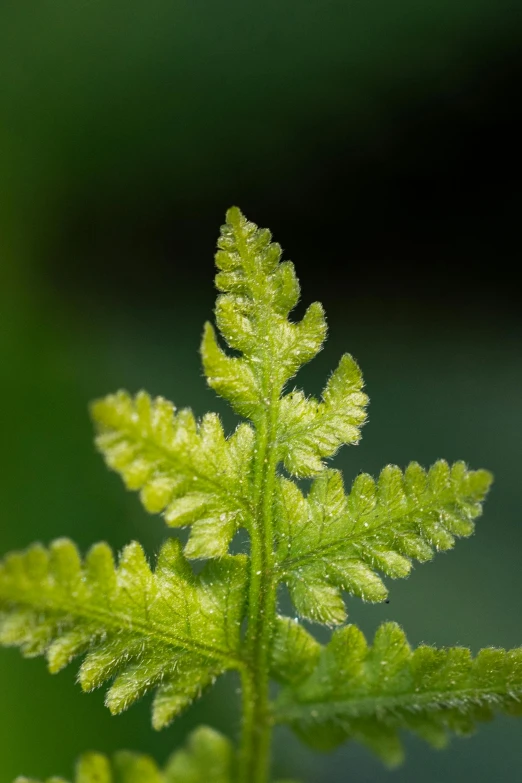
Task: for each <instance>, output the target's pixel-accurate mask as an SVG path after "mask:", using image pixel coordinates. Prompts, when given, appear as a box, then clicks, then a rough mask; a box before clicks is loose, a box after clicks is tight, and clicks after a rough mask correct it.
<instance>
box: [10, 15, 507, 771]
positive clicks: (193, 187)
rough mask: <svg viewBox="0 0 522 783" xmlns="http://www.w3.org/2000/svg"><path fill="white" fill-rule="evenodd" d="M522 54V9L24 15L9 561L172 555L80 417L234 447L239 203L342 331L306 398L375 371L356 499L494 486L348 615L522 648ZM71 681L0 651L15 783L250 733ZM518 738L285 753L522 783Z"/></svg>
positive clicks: (16, 155) (218, 700) (15, 150)
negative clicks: (69, 552)
mask: <svg viewBox="0 0 522 783" xmlns="http://www.w3.org/2000/svg"><path fill="white" fill-rule="evenodd" d="M521 43H522V9H521V6H520V2H519V0H473V2H471V0H466V1H464V0H439V1H438V2H437V3H428V2H424V3H419V2H418V1H415V2H414V0H397V1H396V2H395V3H391V2H389V0H370V1H368V0H367V1H366V2H361V0H351V2H344V1H341V0H329V1H328V0H322V2H318V1H315V0H264V2H263V3H257V2H240V0H223V1H222V2H217V0H215V1H214V2H211V1H210V0H206V2H202V0H191V1H190V2H188V0H187V1H185V2H181V1H180V0H170V2H167V0H147V2H144V0H140V1H139V2H136V0H130V1H129V0H126V2H121V0H68V2H65V0H40V2H39V3H35V4H33V5H31V6H30V7H29V6H28V5H27V4H25V3H21V2H19V0H17V2H14V1H13V2H11V1H10V0H2V4H1V6H0V152H1V155H0V307H1V311H0V312H1V326H0V411H1V414H0V415H1V417H2V433H3V444H4V447H3V449H2V457H1V458H0V459H1V462H0V475H1V477H2V485H1V486H2V503H1V511H0V515H1V516H0V550H1V551H2V552H3V551H7V550H9V549H12V548H18V547H25V546H26V545H28V544H29V543H30V542H32V541H33V540H35V539H40V540H43V541H45V542H47V541H49V540H50V539H52V538H54V537H57V536H63V535H68V536H71V537H73V538H74V539H75V540H77V541H78V542H79V544H80V546H81V547H82V549H85V548H87V547H88V546H89V545H90V544H91V543H92V542H94V541H96V540H99V539H101V538H104V539H107V540H108V541H109V542H110V543H111V544H112V545H113V546H115V547H117V548H119V547H121V546H122V545H123V544H124V543H126V542H127V541H129V540H130V539H132V538H135V537H137V538H139V539H140V540H141V541H142V542H143V543H144V544H145V546H146V547H147V550H148V551H149V552H150V553H151V555H152V554H153V553H154V552H156V551H157V549H158V546H159V542H160V541H161V539H162V536H163V535H164V529H163V525H162V522H161V520H160V519H156V518H153V517H147V516H146V515H145V513H144V512H142V511H141V510H140V507H139V504H138V502H137V499H136V497H135V496H133V495H130V494H127V493H125V491H124V490H123V488H122V486H121V484H120V481H119V479H118V478H117V477H116V476H115V475H113V474H109V473H107V472H106V470H105V468H104V466H103V464H102V461H101V459H100V458H99V457H98V456H97V455H96V454H95V452H94V449H93V446H92V438H91V428H90V424H89V421H88V417H87V413H86V408H87V404H88V401H89V400H90V399H92V398H93V397H95V396H97V395H101V394H104V393H107V392H109V391H112V390H114V389H116V388H118V387H126V388H128V389H130V390H131V391H136V390H138V389H139V388H142V387H145V388H147V389H148V390H149V391H150V392H151V393H153V394H157V393H162V394H164V395H165V396H168V397H170V398H171V399H173V400H175V402H176V404H177V405H180V406H182V405H186V404H190V405H192V406H193V408H194V409H195V410H196V412H197V413H198V414H202V413H203V412H205V411H206V410H207V409H217V410H219V411H220V412H223V413H224V415H225V420H226V422H227V424H232V423H233V419H232V417H231V415H230V414H228V413H227V412H226V411H225V410H224V407H223V406H222V405H221V404H220V402H219V401H216V400H214V399H213V395H212V394H211V393H210V392H209V391H208V390H206V388H205V384H204V381H203V378H202V376H201V369H200V365H199V358H198V354H197V348H198V343H199V337H200V334H201V327H202V323H203V321H204V320H205V319H206V318H208V317H209V315H210V313H211V310H212V306H213V299H214V291H213V286H212V275H213V266H212V255H213V248H214V243H215V238H216V236H217V231H218V226H219V223H220V221H221V220H222V217H223V214H224V211H225V209H226V208H227V207H228V206H229V205H230V204H232V203H238V204H239V205H240V206H241V207H242V208H243V209H244V210H245V211H246V212H247V214H248V215H249V216H250V217H251V218H252V219H254V220H255V221H256V222H258V223H260V224H261V225H268V226H270V227H271V228H272V229H273V231H274V233H275V235H276V238H277V239H278V240H279V241H280V242H281V243H282V244H283V246H284V247H285V249H287V251H288V253H289V254H290V257H292V258H293V259H294V260H295V262H296V264H297V268H298V273H299V274H300V277H301V282H302V287H303V296H304V301H305V302H309V301H311V300H312V299H320V300H322V301H323V303H324V304H325V307H326V310H327V313H328V315H329V322H330V341H329V343H328V347H327V348H326V350H325V351H324V352H323V353H322V354H321V356H320V357H319V358H318V359H317V360H316V361H315V362H314V363H313V364H312V365H310V366H309V367H307V368H306V369H305V370H304V371H303V372H302V374H301V376H300V378H299V382H300V383H302V384H304V385H305V387H306V388H307V390H309V391H313V392H317V391H319V389H320V388H321V385H322V383H323V380H324V378H325V375H326V374H327V373H328V372H329V371H330V369H331V368H332V367H333V366H334V365H335V363H336V361H337V359H338V356H339V354H340V353H341V352H342V351H343V350H346V349H348V350H350V351H351V352H352V353H353V354H354V355H355V356H356V357H357V359H358V360H359V362H360V364H361V365H362V368H363V371H364V372H365V377H366V382H367V389H368V392H369V394H370V397H371V401H372V402H371V408H370V423H369V425H368V426H367V427H366V428H365V430H364V437H363V441H362V443H361V445H360V446H359V447H358V448H357V449H353V448H352V449H349V450H345V451H344V452H343V453H342V456H340V457H339V459H338V463H337V464H338V465H339V466H341V467H342V468H343V469H344V470H345V471H346V476H347V480H348V481H350V480H351V479H352V478H353V477H354V476H355V475H356V474H357V472H359V471H360V470H368V471H370V472H373V473H376V472H377V471H378V470H379V469H380V468H381V467H382V466H383V465H384V464H386V463H388V462H395V463H397V464H399V465H401V466H404V465H405V464H406V463H407V462H408V461H409V460H410V459H418V460H419V461H421V462H422V463H424V464H426V465H427V464H429V463H431V462H433V461H434V460H435V459H437V458H439V457H445V458H447V459H448V460H454V459H459V458H462V459H465V460H466V461H467V462H468V463H469V464H470V465H471V466H472V467H482V466H483V467H488V468H490V469H491V470H493V472H494V473H495V476H496V483H495V486H494V490H493V492H492V495H491V497H490V499H489V501H488V504H487V511H486V515H485V517H484V519H483V520H481V521H480V522H479V525H478V534H477V535H476V537H474V538H473V539H471V540H470V541H468V542H461V543H459V544H458V546H457V548H456V551H454V552H452V553H450V554H448V555H444V556H439V557H438V558H437V559H436V560H435V561H434V562H433V563H432V564H429V565H426V566H424V567H423V568H418V569H416V570H415V572H414V574H413V576H412V577H411V578H410V579H409V580H408V581H406V582H404V583H397V584H394V585H393V590H392V593H391V603H390V604H389V605H384V606H379V607H375V606H369V605H362V604H361V603H360V602H357V601H355V600H354V601H351V602H350V614H351V619H352V620H353V621H355V622H358V623H360V624H361V625H362V627H363V628H364V630H365V631H366V632H367V633H369V634H371V633H372V632H373V630H374V629H375V627H376V625H377V624H378V623H379V622H380V621H381V620H383V619H396V620H398V621H399V622H401V623H402V624H403V625H404V626H405V628H406V630H407V632H408V635H409V637H410V639H411V641H412V643H414V644H417V643H419V642H421V641H425V642H428V643H436V644H453V643H461V644H465V645H469V646H470V647H471V648H472V649H473V650H474V651H476V650H477V649H478V648H479V647H480V646H484V645H488V644H496V645H499V646H500V645H504V646H515V645H518V644H520V643H521V642H522V622H521V620H522V611H521V608H520V604H521V602H520V596H521V588H522V576H521V571H520V566H519V563H520V552H521V547H522V532H521V527H520V523H519V520H520V508H521V505H522V503H521V493H520V478H519V470H520V432H521V428H522V398H521V394H520V387H521V383H522V363H521V350H520V345H521V343H520V340H521V336H522V320H521V317H520V302H519V294H518V289H517V285H516V282H515V278H514V276H513V273H512V272H511V268H512V265H513V264H514V262H516V260H517V259H519V258H520V238H519V214H520V208H521V207H522V196H521V191H520V184H519V178H518V177H517V174H516V165H517V162H518V149H519V139H520V132H521V130H522V128H521V123H520V119H519V118H517V115H516V111H515V109H516V105H517V103H519V89H520V77H521V75H522V55H521V51H522V47H521ZM74 680H75V674H74V667H71V671H68V672H66V673H64V674H61V675H59V676H57V677H54V678H51V677H49V676H48V675H47V673H46V671H45V665H44V662H43V661H42V660H35V661H29V662H27V661H22V660H21V658H20V656H19V654H18V652H16V651H12V650H7V651H5V650H4V651H1V652H0V699H1V710H0V781H2V783H3V782H4V781H5V782H6V783H9V782H10V781H11V780H12V778H13V777H14V776H15V775H16V774H18V773H20V772H24V773H25V774H28V775H29V774H30V775H34V776H38V777H45V776H46V775H50V774H52V773H54V774H63V775H65V776H68V775H69V774H70V771H71V769H72V765H73V761H74V758H75V757H76V756H77V754H78V753H80V752H82V751H84V750H86V749H89V748H94V749H99V750H101V751H107V752H110V751H113V750H115V749H117V748H122V747H131V748H135V749H137V750H140V751H144V752H150V753H152V754H154V755H155V756H156V758H157V759H158V760H159V761H163V760H164V759H165V758H166V757H167V755H168V754H169V753H170V751H171V750H172V749H173V748H174V747H175V746H176V744H177V743H179V742H181V741H182V739H183V737H184V736H185V735H186V733H187V731H188V730H189V729H190V728H191V727H192V726H194V725H196V724H197V723H199V722H201V721H205V722H210V723H211V724H212V725H215V726H216V727H218V728H220V729H221V730H223V731H225V732H228V733H230V734H231V735H233V734H234V732H235V731H236V729H237V723H238V713H237V704H236V701H237V700H236V699H235V698H233V695H234V694H235V689H236V687H237V683H236V682H235V680H233V679H232V678H231V679H230V680H229V681H223V682H221V683H220V684H219V685H218V686H217V687H216V688H215V690H214V691H212V692H211V693H209V694H207V695H206V696H205V697H204V698H203V699H202V700H201V701H200V702H199V703H198V704H197V705H195V706H194V707H193V708H192V709H191V710H189V711H188V712H187V714H186V715H185V716H184V717H183V719H181V720H180V721H179V722H178V723H177V724H176V725H175V726H174V727H173V728H172V729H169V730H167V731H165V732H163V733H161V734H155V733H154V732H153V731H152V730H151V729H150V727H149V715H148V711H149V708H148V704H147V703H142V704H140V705H139V706H137V707H134V708H133V709H132V710H131V711H130V712H129V713H126V714H125V715H124V716H122V717H119V718H110V716H109V714H108V712H107V711H106V710H105V709H104V708H103V706H102V702H103V696H102V694H100V693H98V694H95V695H90V696H83V695H81V694H80V691H79V687H78V686H77V685H76V684H75V682H74ZM231 694H232V696H231ZM145 702H146V700H145ZM521 732H522V725H521V724H520V723H517V722H515V721H513V722H510V721H508V720H507V719H499V720H497V721H496V722H495V723H493V724H491V725H488V726H485V727H483V728H482V730H481V732H480V734H479V735H476V736H475V737H474V738H472V739H469V740H461V741H455V742H453V743H452V745H451V747H450V749H449V750H448V751H447V752H445V753H437V752H434V751H432V750H430V749H428V748H426V747H425V746H424V745H422V744H421V742H420V741H416V740H409V739H408V740H407V749H408V759H407V762H406V765H405V766H404V767H403V768H401V769H400V770H398V771H395V772H392V773H389V772H386V771H385V770H383V768H382V767H381V766H380V764H379V763H378V762H377V761H376V760H374V759H373V758H372V757H371V756H370V755H369V754H368V753H367V752H366V751H365V750H363V749H360V748H358V747H356V746H346V747H343V748H342V749H340V750H339V751H337V752H335V753H334V754H332V755H331V756H321V755H318V754H314V753H311V752H310V751H308V750H306V749H304V748H303V747H302V746H301V745H300V744H299V743H298V741H297V740H295V739H293V738H292V737H291V736H290V734H289V733H287V732H285V731H284V730H281V732H280V733H278V738H277V746H276V750H275V757H276V759H275V766H276V768H277V772H278V774H280V775H283V774H285V775H289V774H290V773H292V774H295V775H299V774H301V776H302V778H303V780H306V781H307V783H328V781H332V782H333V781H335V782H336V783H337V782H339V781H344V780H350V781H357V783H370V781H371V782H372V783H374V782H375V783H381V781H383V782H384V781H387V780H389V781H396V782H397V781H404V783H413V781H418V780H419V779H422V780H423V781H425V783H441V781H444V783H457V781H458V782H459V783H460V781H462V780H463V779H473V780H475V781H477V783H478V781H491V780H495V781H513V780H519V779H520V778H521V776H522V772H521V769H522V743H521V741H520V739H521V736H522V735H521Z"/></svg>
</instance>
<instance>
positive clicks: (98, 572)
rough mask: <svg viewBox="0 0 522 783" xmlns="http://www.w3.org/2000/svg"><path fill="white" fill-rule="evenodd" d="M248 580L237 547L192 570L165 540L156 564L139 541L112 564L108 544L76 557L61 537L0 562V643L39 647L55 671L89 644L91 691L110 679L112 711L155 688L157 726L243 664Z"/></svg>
mask: <svg viewBox="0 0 522 783" xmlns="http://www.w3.org/2000/svg"><path fill="white" fill-rule="evenodd" d="M245 588H246V562H245V558H243V557H242V556H238V557H232V556H225V557H223V558H221V559H220V560H218V561H210V562H209V563H207V564H206V566H205V568H204V569H203V570H202V571H201V573H200V574H198V575H197V576H195V575H194V573H193V572H192V569H191V568H190V566H189V564H188V562H187V561H186V560H185V559H184V557H183V554H182V552H181V546H180V544H179V542H177V541H175V540H173V539H171V540H169V541H167V542H166V543H165V544H164V546H163V548H162V550H161V553H160V555H159V558H158V562H157V566H156V570H155V571H154V572H152V571H151V570H150V568H149V565H148V563H147V561H146V559H145V555H144V552H143V550H142V548H141V547H140V546H139V544H136V543H132V544H129V545H128V546H127V547H126V548H125V549H124V550H123V553H122V555H121V557H120V560H119V564H118V567H117V568H115V566H114V562H113V556H112V552H111V550H110V549H109V547H108V546H107V545H106V544H97V545H96V546H94V547H93V548H92V549H91V551H90V552H89V554H88V555H87V557H86V559H85V563H84V564H82V562H81V560H80V557H79V555H78V552H77V550H76V548H75V546H74V544H73V543H71V542H70V541H67V540H65V539H61V540H58V541H55V542H54V543H53V544H52V545H51V547H50V549H49V550H46V549H44V547H42V546H40V545H35V546H33V547H31V548H30V549H29V550H27V552H25V553H14V554H11V555H8V556H7V557H6V558H5V560H4V561H3V562H2V563H1V564H0V643H1V644H3V645H11V646H18V647H20V648H21V651H22V654H23V655H25V656H27V657H32V656H36V655H45V656H46V657H47V660H48V664H49V669H50V671H51V672H53V673H54V672H58V671H59V670H60V669H62V668H63V667H64V666H66V665H67V664H68V663H69V662H70V661H71V660H72V659H73V658H75V657H76V656H78V655H82V654H84V653H85V654H86V657H85V660H84V662H83V664H82V666H81V668H80V673H79V681H80V684H81V686H82V688H83V690H85V691H89V690H92V689H93V688H96V687H98V686H100V685H102V684H103V683H104V682H105V681H106V680H108V679H110V678H115V679H114V682H113V684H112V686H111V687H110V689H109V691H108V693H107V698H106V704H107V706H108V707H109V709H110V710H111V712H112V713H113V714H117V713H119V712H121V711H122V710H125V709H126V708H127V707H129V706H130V705H131V704H132V703H133V702H134V701H136V700H137V699H139V698H140V697H141V696H142V695H144V694H145V693H146V692H148V691H150V690H151V689H153V688H156V689H157V691H156V697H155V701H154V705H153V725H154V726H155V728H158V729H159V728H162V727H163V726H165V725H167V724H168V723H169V722H170V721H171V720H172V719H173V718H174V717H175V716H176V715H177V714H178V713H179V712H180V711H181V710H182V709H183V708H184V707H186V706H187V705H188V704H190V703H191V702H192V701H193V700H194V698H196V696H198V695H199V694H200V693H201V691H202V690H203V689H204V688H205V687H206V686H207V685H208V684H209V683H211V682H212V681H213V680H214V679H215V678H216V677H217V676H218V675H219V674H221V673H222V672H223V671H225V670H226V669H230V668H238V667H240V666H241V662H240V659H239V648H240V624H241V620H242V617H243V604H244V594H245Z"/></svg>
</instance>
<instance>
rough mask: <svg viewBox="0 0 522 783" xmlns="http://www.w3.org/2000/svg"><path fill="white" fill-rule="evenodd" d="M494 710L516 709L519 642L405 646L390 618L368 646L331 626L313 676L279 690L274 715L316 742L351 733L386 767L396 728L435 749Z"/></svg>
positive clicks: (396, 746)
mask: <svg viewBox="0 0 522 783" xmlns="http://www.w3.org/2000/svg"><path fill="white" fill-rule="evenodd" d="M495 713H508V714H517V715H520V714H522V648H518V649H515V650H510V651H505V650H500V649H493V648H486V649H484V650H481V651H480V652H479V653H478V655H477V656H476V657H475V658H474V659H473V658H472V657H471V654H470V652H469V650H468V649H466V648H464V647H452V648H446V649H440V650H437V649H435V648H433V647H428V646H426V645H422V646H421V647H418V648H417V649H416V650H415V651H412V650H411V648H410V647H409V645H408V643H407V641H406V637H405V636H404V633H403V631H402V630H401V629H400V628H399V626H398V625H397V624H396V623H385V624H384V625H381V626H380V628H379V629H378V630H377V633H376V634H375V639H374V642H373V645H372V646H371V647H369V646H368V645H367V643H366V640H365V638H364V636H363V634H362V633H361V631H360V630H359V629H358V628H356V627H355V626H353V625H351V626H346V627H344V628H342V629H339V630H337V631H335V632H334V634H333V636H332V639H331V641H330V643H329V644H328V645H327V646H326V647H324V648H323V650H322V652H321V655H320V658H319V662H318V664H317V666H316V668H315V670H314V671H313V673H312V674H310V675H308V674H307V673H305V675H304V677H303V678H302V680H301V681H300V682H299V683H298V684H294V685H292V686H289V687H287V688H286V689H284V691H283V692H282V693H281V695H280V698H279V702H278V705H277V707H276V719H277V720H278V721H281V722H287V723H291V724H292V725H293V726H294V727H295V729H296V730H297V732H298V733H299V734H300V735H301V736H302V737H303V738H304V739H305V740H306V741H307V742H309V743H311V744H313V745H315V746H317V747H323V748H326V747H334V746H335V745H337V744H339V743H340V742H342V741H344V740H348V739H355V740H357V741H359V742H362V743H364V744H365V745H367V746H368V747H370V748H371V749H372V750H373V751H375V752H376V753H378V754H379V755H380V757H381V758H382V759H383V760H384V761H385V762H386V763H387V764H389V765H391V766H394V765H396V764H398V763H400V762H401V761H402V757H403V751H402V746H401V743H400V739H399V735H398V731H399V730H400V729H408V730H410V731H412V732H414V733H415V734H417V735H419V736H420V737H421V738H423V739H425V740H426V741H427V742H429V743H430V744H431V745H433V746H434V747H437V748H439V747H443V746H444V745H445V744H446V742H447V739H448V733H449V732H454V733H456V734H460V735H465V734H469V733H470V732H472V731H473V730H474V728H475V724H476V723H477V722H479V721H485V720H490V719H491V718H492V717H493V716H494V714H495Z"/></svg>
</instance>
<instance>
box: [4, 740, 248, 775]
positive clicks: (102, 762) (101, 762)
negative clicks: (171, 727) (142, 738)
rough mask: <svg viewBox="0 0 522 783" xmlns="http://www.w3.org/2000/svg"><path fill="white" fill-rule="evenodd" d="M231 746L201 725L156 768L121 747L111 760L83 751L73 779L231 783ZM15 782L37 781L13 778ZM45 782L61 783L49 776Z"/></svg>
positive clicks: (151, 761)
mask: <svg viewBox="0 0 522 783" xmlns="http://www.w3.org/2000/svg"><path fill="white" fill-rule="evenodd" d="M232 768H233V750H232V745H231V743H230V742H229V740H228V739H226V737H223V736H222V735H221V734H218V732H217V731H214V730H213V729H210V728H208V727H207V726H201V727H200V728H198V729H196V730H195V731H193V732H192V734H191V735H190V737H189V739H188V743H187V747H186V749H182V750H178V751H177V752H176V753H174V755H173V756H172V757H171V758H170V760H169V761H168V762H167V764H166V766H165V769H164V770H163V771H160V769H159V768H158V766H157V764H156V763H155V761H153V759H151V758H150V756H141V755H138V754H136V753H129V752H127V751H123V752H120V753H116V754H115V756H114V758H113V759H112V760H109V759H108V758H107V757H106V756H102V755H100V754H98V753H87V754H86V755H85V756H82V758H81V759H80V761H79V762H78V765H77V768H76V775H75V778H74V780H75V783H232V774H233V773H232ZM15 783H37V781H33V780H30V779H29V778H24V777H22V778H17V780H16V781H15ZM47 783H65V781H62V779H61V778H50V779H49V780H48V781H47Z"/></svg>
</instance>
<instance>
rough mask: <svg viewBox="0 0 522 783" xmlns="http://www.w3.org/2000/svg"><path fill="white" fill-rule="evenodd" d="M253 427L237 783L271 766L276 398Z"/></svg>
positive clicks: (259, 779)
mask: <svg viewBox="0 0 522 783" xmlns="http://www.w3.org/2000/svg"><path fill="white" fill-rule="evenodd" d="M271 402H273V406H270V407H269V409H268V411H267V415H266V417H265V420H264V421H263V422H262V423H261V424H260V426H259V429H258V442H257V449H258V450H257V460H256V473H255V502H256V510H257V513H256V519H255V523H254V526H253V529H252V531H251V561H250V567H251V572H250V592H249V606H248V628H247V637H246V645H247V654H248V661H249V669H248V671H247V672H245V673H244V674H243V677H242V688H243V711H244V714H243V735H242V747H241V767H240V782H241V783H266V781H267V780H268V775H269V767H270V746H271V738H272V717H271V708H270V700H269V684H270V681H269V669H270V647H271V641H272V632H273V627H274V620H275V612H276V583H275V581H274V536H273V519H272V500H273V493H274V482H275V472H276V462H277V459H276V455H275V450H274V449H273V442H274V438H273V432H272V430H273V425H274V424H275V410H274V412H272V408H273V409H275V408H276V405H277V398H276V399H274V400H273V401H271Z"/></svg>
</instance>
